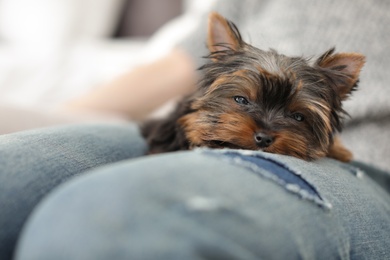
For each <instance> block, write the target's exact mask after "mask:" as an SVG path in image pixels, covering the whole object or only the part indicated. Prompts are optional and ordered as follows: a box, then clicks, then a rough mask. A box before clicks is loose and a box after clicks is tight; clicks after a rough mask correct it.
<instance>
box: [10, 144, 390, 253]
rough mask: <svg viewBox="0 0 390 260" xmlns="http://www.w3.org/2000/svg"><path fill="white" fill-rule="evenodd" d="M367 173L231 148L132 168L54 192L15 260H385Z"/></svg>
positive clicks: (386, 245) (388, 206)
mask: <svg viewBox="0 0 390 260" xmlns="http://www.w3.org/2000/svg"><path fill="white" fill-rule="evenodd" d="M369 169H370V168H367V170H369ZM368 174H369V171H368V172H363V171H362V170H360V169H358V168H356V167H355V166H352V165H348V164H342V163H339V162H336V161H334V160H331V159H321V160H318V161H316V162H305V161H302V160H299V159H296V158H291V157H286V156H280V155H272V154H265V153H261V152H247V151H236V150H225V151H224V150H222V151H218V150H207V149H206V150H204V149H201V150H197V151H190V152H177V153H170V154H163V155H155V156H147V157H142V158H138V159H132V160H129V161H125V162H120V163H117V164H114V165H110V166H105V167H103V168H100V169H97V170H94V171H92V172H89V174H85V175H81V176H79V177H76V178H74V179H72V180H70V181H69V182H68V183H66V184H64V185H61V187H59V188H58V189H57V190H56V191H55V192H54V193H52V194H51V195H50V196H49V197H48V198H47V199H46V200H45V201H44V202H43V203H42V204H40V206H39V207H38V209H37V210H36V211H35V213H34V214H33V215H32V216H31V217H30V219H29V222H28V224H27V226H26V228H25V229H24V232H23V235H22V238H21V240H20V242H19V245H18V250H17V259H21V260H23V259H39V260H44V259H94V260H95V259H389V258H390V242H389V234H390V196H389V194H388V193H387V192H386V191H385V190H384V189H383V188H382V187H381V186H379V185H378V184H377V183H375V182H374V181H373V180H372V179H371V178H370V177H369V175H368ZM387 177H389V175H387ZM291 186H293V187H295V188H291ZM316 198H317V199H316Z"/></svg>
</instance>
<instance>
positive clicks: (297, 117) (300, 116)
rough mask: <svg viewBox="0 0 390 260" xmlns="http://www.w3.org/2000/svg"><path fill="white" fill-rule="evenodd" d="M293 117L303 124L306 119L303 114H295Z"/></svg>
mask: <svg viewBox="0 0 390 260" xmlns="http://www.w3.org/2000/svg"><path fill="white" fill-rule="evenodd" d="M292 117H293V118H294V119H295V120H297V121H298V122H302V121H303V120H304V119H305V117H304V116H303V115H302V114H301V113H294V114H293V115H292Z"/></svg>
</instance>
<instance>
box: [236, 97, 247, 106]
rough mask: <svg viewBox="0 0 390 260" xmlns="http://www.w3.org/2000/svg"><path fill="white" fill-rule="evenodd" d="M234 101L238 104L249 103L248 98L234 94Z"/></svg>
mask: <svg viewBox="0 0 390 260" xmlns="http://www.w3.org/2000/svg"><path fill="white" fill-rule="evenodd" d="M234 101H236V102H237V103H238V104H240V105H248V104H249V102H248V100H247V99H246V98H244V97H242V96H235V97H234Z"/></svg>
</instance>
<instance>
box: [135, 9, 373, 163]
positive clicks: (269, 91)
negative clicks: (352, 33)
mask: <svg viewBox="0 0 390 260" xmlns="http://www.w3.org/2000/svg"><path fill="white" fill-rule="evenodd" d="M208 47H209V50H210V55H209V56H208V58H209V62H208V63H206V64H205V65H204V66H202V67H201V68H200V70H201V71H202V72H203V78H202V79H201V80H200V82H199V87H198V90H197V91H196V92H195V93H194V94H193V95H191V96H188V97H186V98H185V99H184V100H182V101H181V102H180V103H179V105H178V107H177V109H176V110H175V111H174V112H173V113H172V114H171V115H170V116H168V117H167V118H165V119H162V120H157V121H150V122H148V123H146V124H145V125H144V126H143V128H142V133H143V135H144V137H145V138H146V139H147V142H148V144H149V146H150V153H161V152H169V151H176V150H187V149H191V148H193V147H202V146H206V147H211V148H237V149H249V150H262V151H265V152H270V153H277V154H284V155H290V156H295V157H298V158H301V159H305V160H313V159H317V158H320V157H324V156H328V157H333V158H335V159H338V160H341V161H349V160H351V158H352V154H351V153H350V152H349V151H348V150H347V149H346V148H344V147H343V145H342V144H341V142H340V141H339V139H338V138H337V136H336V134H337V132H339V131H341V129H342V120H343V117H344V116H345V115H346V112H345V111H344V110H343V108H342V101H344V100H345V99H346V98H347V97H348V96H349V95H350V93H351V92H352V91H353V90H355V89H356V87H357V83H358V79H359V73H360V70H361V68H362V66H363V64H364V61H365V58H364V56H363V55H361V54H358V53H335V50H334V48H333V49H330V50H329V51H327V52H325V53H324V54H323V55H321V56H320V57H319V58H318V59H316V60H310V59H305V58H302V57H287V56H285V55H282V54H278V53H277V52H276V51H274V50H269V51H263V50H260V49H258V48H256V47H253V46H251V45H249V44H247V43H245V42H244V41H243V40H242V38H241V36H240V33H239V31H238V29H237V27H236V26H235V25H234V24H233V23H232V22H230V21H227V20H226V19H224V18H223V17H222V16H220V15H219V14H217V13H212V14H211V15H210V17H209V33H208Z"/></svg>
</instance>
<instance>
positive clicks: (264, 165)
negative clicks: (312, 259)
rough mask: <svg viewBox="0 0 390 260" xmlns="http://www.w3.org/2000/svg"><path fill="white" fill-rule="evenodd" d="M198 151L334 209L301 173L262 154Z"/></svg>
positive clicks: (242, 151)
mask: <svg viewBox="0 0 390 260" xmlns="http://www.w3.org/2000/svg"><path fill="white" fill-rule="evenodd" d="M196 151H197V152H200V153H202V154H206V155H212V156H215V157H218V158H221V159H223V160H226V161H227V162H229V163H232V164H234V165H238V166H242V167H245V168H247V169H249V170H251V171H252V172H254V173H256V174H257V175H259V176H261V177H264V178H267V179H270V180H272V181H274V182H275V183H277V184H278V185H280V186H282V187H284V188H285V189H286V190H287V191H289V192H291V193H293V194H296V195H298V196H299V197H300V198H302V199H307V200H309V201H312V202H314V203H315V204H317V205H318V206H320V207H322V208H324V209H331V208H332V205H331V204H330V203H329V202H328V201H326V200H325V199H324V198H322V197H321V195H320V194H319V193H318V191H317V190H316V188H315V187H314V186H313V185H312V184H310V183H309V182H308V181H306V180H305V179H304V178H303V177H302V175H301V173H300V172H299V171H297V170H292V169H291V168H290V167H288V165H286V164H283V163H282V162H280V161H277V160H275V159H272V158H269V157H267V156H264V155H263V154H262V153H260V152H257V151H249V150H235V149H221V150H216V149H209V148H198V149H196Z"/></svg>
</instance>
